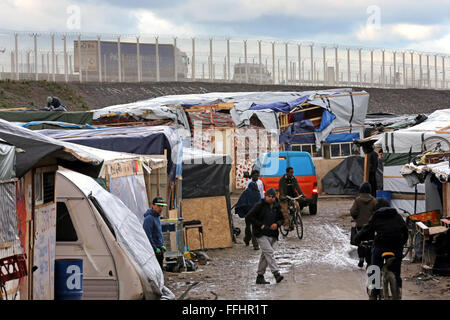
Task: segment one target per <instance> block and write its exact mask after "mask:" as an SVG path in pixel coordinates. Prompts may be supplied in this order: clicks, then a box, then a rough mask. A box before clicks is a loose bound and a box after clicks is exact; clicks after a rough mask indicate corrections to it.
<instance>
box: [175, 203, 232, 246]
mask: <svg viewBox="0 0 450 320" xmlns="http://www.w3.org/2000/svg"><path fill="white" fill-rule="evenodd" d="M182 208H183V218H184V221H189V220H200V221H201V223H202V225H203V237H204V241H205V248H206V249H215V248H229V247H231V246H232V240H231V232H230V223H229V219H228V211H227V203H226V199H225V197H224V196H220V197H206V198H196V199H183V201H182ZM188 244H189V247H190V248H191V250H197V249H200V242H199V239H198V231H197V229H189V230H188Z"/></svg>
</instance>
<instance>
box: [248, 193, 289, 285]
mask: <svg viewBox="0 0 450 320" xmlns="http://www.w3.org/2000/svg"><path fill="white" fill-rule="evenodd" d="M246 218H247V219H248V221H249V222H250V223H251V224H252V230H253V235H254V236H255V237H256V240H257V241H258V244H259V248H260V249H261V257H260V259H259V264H258V270H257V272H256V273H257V277H256V283H257V284H268V283H269V282H268V281H266V280H265V279H264V273H266V268H267V266H269V268H270V271H272V273H273V276H274V277H275V280H276V282H277V283H279V282H280V281H281V280H283V276H282V275H281V274H280V270H279V268H278V265H277V262H276V261H275V257H274V247H275V243H276V242H277V240H278V227H279V226H281V224H282V223H283V214H282V213H281V207H280V205H279V203H278V201H277V193H276V191H275V189H273V188H270V189H268V190H267V191H266V194H265V198H264V199H261V202H259V203H257V204H256V205H255V206H254V207H253V208H252V209H251V210H250V212H249V213H247V216H246Z"/></svg>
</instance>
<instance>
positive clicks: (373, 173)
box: [367, 146, 379, 197]
mask: <svg viewBox="0 0 450 320" xmlns="http://www.w3.org/2000/svg"><path fill="white" fill-rule="evenodd" d="M369 148H370V149H369V150H370V152H369V153H368V154H367V156H368V157H369V159H368V166H369V184H370V186H371V188H372V196H373V197H376V196H377V188H378V186H377V170H378V158H379V156H378V153H377V152H376V151H375V150H374V149H373V146H370V147H369Z"/></svg>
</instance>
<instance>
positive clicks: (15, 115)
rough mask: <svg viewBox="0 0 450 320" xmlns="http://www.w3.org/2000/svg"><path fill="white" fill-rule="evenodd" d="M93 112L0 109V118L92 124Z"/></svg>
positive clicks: (15, 120)
mask: <svg viewBox="0 0 450 320" xmlns="http://www.w3.org/2000/svg"><path fill="white" fill-rule="evenodd" d="M93 115H94V113H93V112H67V111H0V119H3V120H6V121H10V122H30V121H61V122H68V123H75V124H92V117H93Z"/></svg>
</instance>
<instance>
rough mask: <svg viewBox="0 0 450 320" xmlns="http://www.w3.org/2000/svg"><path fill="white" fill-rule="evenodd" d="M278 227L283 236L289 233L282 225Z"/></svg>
mask: <svg viewBox="0 0 450 320" xmlns="http://www.w3.org/2000/svg"><path fill="white" fill-rule="evenodd" d="M278 229H279V230H280V233H281V234H282V235H283V237H286V236H287V235H288V233H289V230H285V229H284V228H283V226H280V227H279V228H278Z"/></svg>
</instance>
